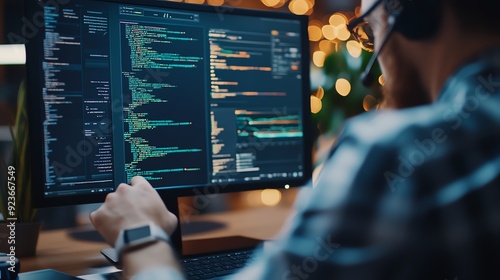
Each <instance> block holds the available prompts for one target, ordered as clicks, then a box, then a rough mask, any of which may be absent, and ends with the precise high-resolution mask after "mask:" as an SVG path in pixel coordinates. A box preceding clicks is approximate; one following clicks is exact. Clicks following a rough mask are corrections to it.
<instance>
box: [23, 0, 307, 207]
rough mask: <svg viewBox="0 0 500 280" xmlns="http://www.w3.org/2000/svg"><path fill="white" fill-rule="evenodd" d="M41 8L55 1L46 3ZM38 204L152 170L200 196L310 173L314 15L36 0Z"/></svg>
mask: <svg viewBox="0 0 500 280" xmlns="http://www.w3.org/2000/svg"><path fill="white" fill-rule="evenodd" d="M44 2H47V3H45V4H44ZM27 8H28V18H32V19H33V21H36V22H40V21H43V24H41V25H40V26H39V30H38V32H36V33H35V35H34V36H31V37H27V38H28V39H29V41H28V44H27V64H28V65H27V69H28V73H27V75H28V84H29V86H28V94H29V106H30V108H29V114H30V115H29V118H30V129H31V130H30V140H31V153H32V173H33V182H36V183H34V184H33V186H34V187H33V193H34V201H35V204H36V206H39V207H42V206H56V205H66V204H75V203H90V202H100V201H102V200H103V198H104V196H105V195H106V194H107V193H109V192H112V191H114V190H115V189H116V186H117V185H118V184H119V183H121V182H129V181H130V179H131V178H132V177H133V176H136V175H140V176H143V177H145V178H146V179H148V180H149V182H151V184H152V185H153V186H154V187H155V188H156V189H157V190H158V191H159V192H160V194H161V193H162V192H174V193H175V194H176V195H179V196H183V195H195V194H199V193H200V192H201V193H203V190H205V191H206V190H207V188H211V190H210V193H213V192H229V191H240V190H250V189H259V188H269V187H271V188H278V187H284V186H288V185H291V186H296V185H300V184H303V183H305V182H306V181H307V180H308V179H309V178H310V175H311V133H310V132H309V129H310V116H309V115H310V107H309V106H310V105H309V100H310V99H309V98H310V97H309V96H310V93H309V50H308V37H307V17H304V16H295V15H291V14H284V13H274V12H263V11H253V10H242V9H234V8H222V7H212V6H205V5H190V4H181V3H172V2H164V1H153V0H150V1H143V0H132V1H130V0H122V1H119V2H117V1H109V0H107V1H97V0H61V1H38V0H30V1H28V3H27Z"/></svg>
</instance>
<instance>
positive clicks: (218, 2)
mask: <svg viewBox="0 0 500 280" xmlns="http://www.w3.org/2000/svg"><path fill="white" fill-rule="evenodd" d="M207 4H208V5H212V6H222V4H224V0H207Z"/></svg>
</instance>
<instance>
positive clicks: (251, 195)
mask: <svg viewBox="0 0 500 280" xmlns="http://www.w3.org/2000/svg"><path fill="white" fill-rule="evenodd" d="M260 196H261V191H260V190H257V191H249V192H247V193H246V199H245V200H246V203H247V205H248V206H250V207H259V206H262V199H261V198H260Z"/></svg>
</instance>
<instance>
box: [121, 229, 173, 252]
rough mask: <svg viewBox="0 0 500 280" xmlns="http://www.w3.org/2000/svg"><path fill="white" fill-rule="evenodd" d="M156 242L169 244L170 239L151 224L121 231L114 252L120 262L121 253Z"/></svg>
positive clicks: (161, 230)
mask: <svg viewBox="0 0 500 280" xmlns="http://www.w3.org/2000/svg"><path fill="white" fill-rule="evenodd" d="M157 241H165V242H167V243H170V237H169V236H168V234H167V233H166V232H165V231H164V230H163V229H161V228H160V227H159V226H157V225H155V224H153V223H149V224H146V225H142V226H138V227H134V228H128V229H122V230H121V231H120V233H119V234H118V239H117V240H116V242H115V251H116V253H117V255H118V258H119V260H120V261H121V258H122V255H123V253H125V252H128V251H133V250H135V249H140V248H143V247H146V246H149V245H151V244H153V243H156V242H157Z"/></svg>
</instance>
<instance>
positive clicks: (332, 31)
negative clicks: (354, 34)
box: [321, 24, 338, 40]
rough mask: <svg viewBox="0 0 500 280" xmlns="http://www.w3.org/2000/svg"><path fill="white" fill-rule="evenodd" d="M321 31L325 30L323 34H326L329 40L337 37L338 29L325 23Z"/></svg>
mask: <svg viewBox="0 0 500 280" xmlns="http://www.w3.org/2000/svg"><path fill="white" fill-rule="evenodd" d="M321 31H322V32H323V36H325V38H326V39H328V40H334V39H335V38H337V35H338V30H337V29H336V28H335V27H333V26H331V25H329V24H327V25H323V27H322V28H321Z"/></svg>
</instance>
